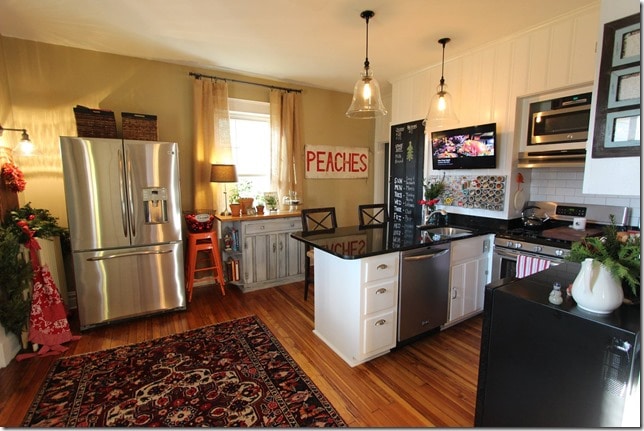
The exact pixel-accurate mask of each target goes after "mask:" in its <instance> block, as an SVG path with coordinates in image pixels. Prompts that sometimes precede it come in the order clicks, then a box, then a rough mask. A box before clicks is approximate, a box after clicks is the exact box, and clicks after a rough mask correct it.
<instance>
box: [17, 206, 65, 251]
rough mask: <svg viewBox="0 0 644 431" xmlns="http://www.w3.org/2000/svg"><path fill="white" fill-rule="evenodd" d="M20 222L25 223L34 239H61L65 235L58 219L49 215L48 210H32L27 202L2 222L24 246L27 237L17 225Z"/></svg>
mask: <svg viewBox="0 0 644 431" xmlns="http://www.w3.org/2000/svg"><path fill="white" fill-rule="evenodd" d="M21 220H23V221H25V222H27V225H28V226H29V229H31V230H32V231H33V232H34V237H36V238H43V239H45V238H51V237H54V236H61V237H62V236H66V234H67V230H66V229H64V228H61V227H60V226H59V225H58V218H57V217H54V216H53V215H51V213H50V212H49V210H46V209H40V208H32V207H31V202H29V203H27V204H26V205H25V206H23V207H21V208H18V209H16V210H13V211H11V212H10V213H9V214H8V215H7V216H6V219H5V221H4V225H5V227H6V228H7V229H10V230H11V231H12V232H13V234H14V235H15V236H16V237H18V240H19V241H20V243H21V244H25V243H26V242H27V241H28V240H29V235H27V234H26V233H25V232H24V231H23V230H22V229H21V228H20V227H19V226H18V225H17V223H18V222H19V221H21Z"/></svg>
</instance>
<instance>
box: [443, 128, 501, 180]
mask: <svg viewBox="0 0 644 431" xmlns="http://www.w3.org/2000/svg"><path fill="white" fill-rule="evenodd" d="M431 144H432V167H433V168H434V169H439V170H440V169H489V168H496V123H489V124H483V125H479V126H469V127H461V128H459V129H451V130H441V131H439V132H432V140H431Z"/></svg>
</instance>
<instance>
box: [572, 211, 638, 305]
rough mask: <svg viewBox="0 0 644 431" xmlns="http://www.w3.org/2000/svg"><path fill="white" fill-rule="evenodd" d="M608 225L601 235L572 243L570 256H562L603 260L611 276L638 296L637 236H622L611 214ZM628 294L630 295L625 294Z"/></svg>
mask: <svg viewBox="0 0 644 431" xmlns="http://www.w3.org/2000/svg"><path fill="white" fill-rule="evenodd" d="M610 222H611V224H610V225H609V226H606V227H604V235H603V236H602V237H588V238H584V239H583V240H581V241H578V242H574V243H573V244H572V248H571V250H570V255H568V256H567V257H566V259H567V260H569V261H572V262H582V261H584V260H585V259H586V258H592V259H595V260H597V261H599V262H601V263H603V264H604V265H605V266H606V268H607V269H608V270H609V271H610V272H611V274H613V275H614V276H615V277H617V278H618V279H620V280H621V281H622V286H623V287H624V284H626V285H627V286H628V287H629V288H630V292H626V291H625V292H624V293H625V294H628V293H630V294H632V296H634V297H636V298H639V295H640V253H641V246H640V238H639V237H631V236H629V235H622V232H619V231H618V230H617V226H616V225H615V217H614V216H612V215H611V217H610ZM629 296H630V295H629Z"/></svg>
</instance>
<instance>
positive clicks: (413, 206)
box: [389, 120, 425, 247]
mask: <svg viewBox="0 0 644 431" xmlns="http://www.w3.org/2000/svg"><path fill="white" fill-rule="evenodd" d="M389 148H390V155H389V173H390V175H391V176H390V178H389V211H390V213H391V221H392V223H391V229H389V243H390V244H391V245H392V246H394V247H395V246H404V245H406V244H413V243H414V242H415V238H414V235H416V232H415V230H416V225H418V224H420V217H421V206H420V205H419V204H418V201H419V200H421V199H422V196H423V161H424V160H425V126H423V121H422V120H418V121H413V122H410V123H405V124H397V125H394V126H391V144H390V147H389Z"/></svg>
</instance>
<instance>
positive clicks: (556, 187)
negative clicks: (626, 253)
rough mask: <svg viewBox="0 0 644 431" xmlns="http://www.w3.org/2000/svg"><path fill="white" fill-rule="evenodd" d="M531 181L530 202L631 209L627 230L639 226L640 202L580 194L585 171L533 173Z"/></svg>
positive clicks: (548, 169) (613, 196) (620, 197)
mask: <svg viewBox="0 0 644 431" xmlns="http://www.w3.org/2000/svg"><path fill="white" fill-rule="evenodd" d="M531 177H532V179H531V182H530V200H533V201H554V202H566V203H571V204H575V203H579V204H593V205H615V206H624V207H630V208H631V220H630V223H629V224H630V226H637V227H639V226H640V198H639V197H629V196H617V195H593V194H584V193H582V190H583V180H584V168H540V169H533V170H532V175H531ZM639 180H640V179H639V178H636V179H634V181H639Z"/></svg>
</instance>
